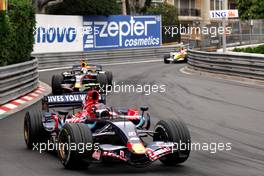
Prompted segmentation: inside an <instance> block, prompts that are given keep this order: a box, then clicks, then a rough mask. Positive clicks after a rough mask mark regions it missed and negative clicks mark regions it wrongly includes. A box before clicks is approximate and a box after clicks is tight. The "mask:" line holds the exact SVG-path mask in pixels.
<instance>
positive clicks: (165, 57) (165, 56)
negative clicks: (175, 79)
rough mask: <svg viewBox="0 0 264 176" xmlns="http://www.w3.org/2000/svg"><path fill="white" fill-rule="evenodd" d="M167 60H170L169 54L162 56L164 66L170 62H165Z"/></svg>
mask: <svg viewBox="0 0 264 176" xmlns="http://www.w3.org/2000/svg"><path fill="white" fill-rule="evenodd" d="M168 58H170V55H169V54H166V55H164V63H165V64H169V63H170V61H168V60H167V59H168Z"/></svg>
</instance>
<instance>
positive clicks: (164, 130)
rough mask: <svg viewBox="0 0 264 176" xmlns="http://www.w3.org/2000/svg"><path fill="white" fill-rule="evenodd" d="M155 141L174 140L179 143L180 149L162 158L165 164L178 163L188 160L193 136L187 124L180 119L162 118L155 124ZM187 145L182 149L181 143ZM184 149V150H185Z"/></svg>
mask: <svg viewBox="0 0 264 176" xmlns="http://www.w3.org/2000/svg"><path fill="white" fill-rule="evenodd" d="M155 132H157V133H155V134H154V136H153V141H164V142H173V143H176V144H178V150H174V151H173V153H171V154H168V155H165V156H164V157H162V158H160V161H161V162H162V163H163V164H165V165H169V166H172V165H176V164H179V163H183V162H184V161H186V160H187V159H188V157H189V155H190V147H189V146H190V143H191V137H190V133H189V130H188V128H187V126H186V125H185V124H184V122H183V121H182V120H180V119H169V120H166V121H165V120H161V121H159V122H158V123H157V124H156V126H155ZM181 144H182V145H185V148H182V149H181V150H179V149H180V145H181ZM183 149H184V150H183Z"/></svg>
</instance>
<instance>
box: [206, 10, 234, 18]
mask: <svg viewBox="0 0 264 176" xmlns="http://www.w3.org/2000/svg"><path fill="white" fill-rule="evenodd" d="M210 17H211V18H238V10H211V11H210Z"/></svg>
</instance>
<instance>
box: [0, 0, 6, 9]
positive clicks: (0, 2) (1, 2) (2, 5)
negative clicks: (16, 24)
mask: <svg viewBox="0 0 264 176" xmlns="http://www.w3.org/2000/svg"><path fill="white" fill-rule="evenodd" d="M1 10H6V0H0V11H1Z"/></svg>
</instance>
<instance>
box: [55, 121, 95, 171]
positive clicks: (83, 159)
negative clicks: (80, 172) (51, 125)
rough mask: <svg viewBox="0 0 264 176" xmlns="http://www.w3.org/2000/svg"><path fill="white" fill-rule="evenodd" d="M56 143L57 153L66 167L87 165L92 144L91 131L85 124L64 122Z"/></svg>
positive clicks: (90, 155)
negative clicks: (57, 146) (57, 145)
mask: <svg viewBox="0 0 264 176" xmlns="http://www.w3.org/2000/svg"><path fill="white" fill-rule="evenodd" d="M58 143H59V148H58V155H59V158H60V160H61V162H62V164H63V165H64V167H65V168H66V169H81V168H86V167H88V166H89V161H91V159H92V152H93V149H94V146H93V137H92V132H91V130H90V128H89V127H88V126H87V125H85V124H83V123H66V124H65V125H64V126H63V128H62V130H61V131H60V133H59V137H58ZM72 146H75V147H74V148H73V147H72ZM80 146H83V147H80Z"/></svg>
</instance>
